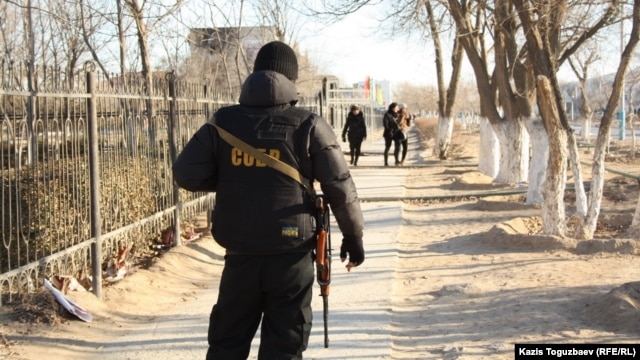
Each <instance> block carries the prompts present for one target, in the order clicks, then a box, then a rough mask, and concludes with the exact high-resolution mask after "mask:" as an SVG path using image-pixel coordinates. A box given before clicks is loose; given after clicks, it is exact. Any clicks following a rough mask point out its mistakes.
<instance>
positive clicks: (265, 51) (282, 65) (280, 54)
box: [253, 41, 298, 81]
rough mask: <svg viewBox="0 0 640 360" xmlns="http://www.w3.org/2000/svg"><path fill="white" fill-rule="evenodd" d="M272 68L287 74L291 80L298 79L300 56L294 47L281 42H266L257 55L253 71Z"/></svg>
mask: <svg viewBox="0 0 640 360" xmlns="http://www.w3.org/2000/svg"><path fill="white" fill-rule="evenodd" d="M262 70H271V71H275V72H277V73H280V74H282V75H284V76H286V77H287V78H288V79H289V80H291V81H295V80H297V79H298V58H297V57H296V53H295V51H293V49H292V48H291V47H290V46H289V45H287V44H285V43H283V42H281V41H272V42H270V43H267V44H265V45H264V46H263V47H261V48H260V50H259V51H258V55H256V62H255V64H254V65H253V71H254V72H256V71H262Z"/></svg>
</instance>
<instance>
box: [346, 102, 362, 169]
mask: <svg viewBox="0 0 640 360" xmlns="http://www.w3.org/2000/svg"><path fill="white" fill-rule="evenodd" d="M347 137H348V138H349V154H350V155H351V161H350V163H351V165H354V166H358V158H360V148H361V147H362V142H363V141H364V140H366V139H367V124H366V123H365V121H364V116H363V115H362V112H361V111H360V108H359V107H358V106H357V105H352V106H351V111H350V112H349V116H347V121H346V122H345V124H344V129H342V141H343V142H345V141H347Z"/></svg>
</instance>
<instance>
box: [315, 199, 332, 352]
mask: <svg viewBox="0 0 640 360" xmlns="http://www.w3.org/2000/svg"><path fill="white" fill-rule="evenodd" d="M316 209H317V211H316V240H317V243H316V270H317V276H316V278H317V280H318V285H320V296H322V308H323V319H324V347H325V348H328V347H329V329H328V327H327V316H328V313H329V284H330V283H331V226H330V224H329V215H330V214H329V206H328V204H327V202H326V200H325V198H324V196H321V195H320V196H317V197H316Z"/></svg>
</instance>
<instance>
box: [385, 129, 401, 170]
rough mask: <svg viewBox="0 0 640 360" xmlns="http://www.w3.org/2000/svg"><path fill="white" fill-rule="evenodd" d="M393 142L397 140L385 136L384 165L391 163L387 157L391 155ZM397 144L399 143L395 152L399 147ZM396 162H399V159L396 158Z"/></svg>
mask: <svg viewBox="0 0 640 360" xmlns="http://www.w3.org/2000/svg"><path fill="white" fill-rule="evenodd" d="M392 143H395V141H393V139H392V138H391V137H389V136H385V138H384V165H385V166H387V165H388V164H389V163H388V161H387V158H388V157H389V149H390V148H391V144H392ZM397 146H398V145H397V144H395V147H394V149H393V150H394V153H395V150H396V149H397ZM396 162H397V159H396Z"/></svg>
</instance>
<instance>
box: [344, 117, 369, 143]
mask: <svg viewBox="0 0 640 360" xmlns="http://www.w3.org/2000/svg"><path fill="white" fill-rule="evenodd" d="M346 135H348V136H349V142H361V141H362V139H364V138H366V137H367V124H366V123H365V122H364V116H363V115H362V113H361V112H360V113H358V115H354V114H353V113H352V112H350V113H349V116H347V121H346V122H345V124H344V128H343V129H342V137H343V138H344V137H345V136H346Z"/></svg>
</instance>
